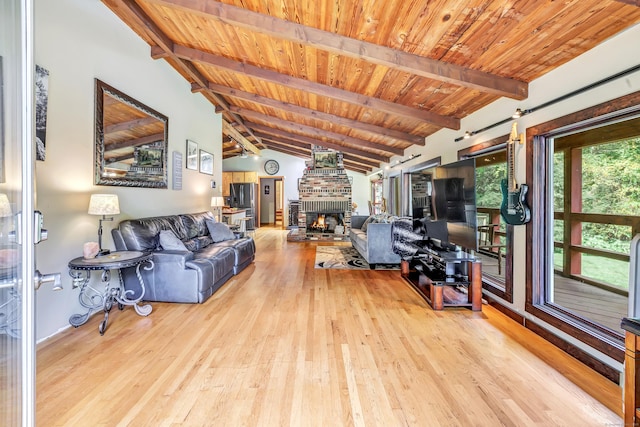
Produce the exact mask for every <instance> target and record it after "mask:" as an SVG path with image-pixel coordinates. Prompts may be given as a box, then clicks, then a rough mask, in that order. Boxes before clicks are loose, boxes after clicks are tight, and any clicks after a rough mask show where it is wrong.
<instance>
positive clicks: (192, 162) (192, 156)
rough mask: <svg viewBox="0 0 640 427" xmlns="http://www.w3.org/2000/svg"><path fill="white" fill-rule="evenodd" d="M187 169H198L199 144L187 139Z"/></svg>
mask: <svg viewBox="0 0 640 427" xmlns="http://www.w3.org/2000/svg"><path fill="white" fill-rule="evenodd" d="M187 169H191V170H194V171H197V170H198V144H197V143H196V142H195V141H191V140H190V139H187Z"/></svg>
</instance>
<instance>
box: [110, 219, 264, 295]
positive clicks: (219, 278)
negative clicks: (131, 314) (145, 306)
mask: <svg viewBox="0 0 640 427" xmlns="http://www.w3.org/2000/svg"><path fill="white" fill-rule="evenodd" d="M207 221H213V222H215V219H214V216H213V214H212V213H211V212H200V213H195V214H181V215H169V216H159V217H150V218H142V219H129V220H125V221H122V222H120V224H119V225H118V227H117V228H114V229H113V230H112V231H111V234H112V236H113V240H114V243H115V247H116V249H117V250H119V251H123V250H129V251H142V252H152V253H153V263H154V267H153V268H152V269H150V270H145V269H140V272H141V274H142V277H143V280H144V284H145V294H144V300H146V301H164V302H181V303H203V302H205V301H206V300H207V299H208V298H209V297H210V296H211V295H213V293H214V292H215V291H217V290H218V289H219V288H220V287H221V286H222V285H223V284H224V283H225V282H226V281H227V280H229V278H231V277H232V276H233V275H235V274H238V273H240V272H241V271H242V270H243V269H244V268H246V267H247V266H248V265H249V264H251V262H253V260H254V259H255V243H254V241H253V238H251V237H248V236H242V235H240V234H238V233H236V234H235V235H234V236H233V238H232V239H230V240H222V241H218V239H216V236H212V235H211V234H210V232H209V228H208V227H207ZM163 230H170V231H171V232H173V234H174V235H175V236H176V237H177V238H178V239H179V240H180V241H181V242H182V243H184V247H185V248H186V249H185V250H165V249H163V247H162V246H161V244H160V237H159V236H160V232H161V231H163ZM123 281H124V286H125V288H126V290H127V291H132V292H133V294H132V295H129V298H132V299H133V298H135V297H137V296H138V295H140V292H141V287H140V284H139V281H138V279H137V276H136V273H135V270H134V269H127V270H125V271H124V272H123Z"/></svg>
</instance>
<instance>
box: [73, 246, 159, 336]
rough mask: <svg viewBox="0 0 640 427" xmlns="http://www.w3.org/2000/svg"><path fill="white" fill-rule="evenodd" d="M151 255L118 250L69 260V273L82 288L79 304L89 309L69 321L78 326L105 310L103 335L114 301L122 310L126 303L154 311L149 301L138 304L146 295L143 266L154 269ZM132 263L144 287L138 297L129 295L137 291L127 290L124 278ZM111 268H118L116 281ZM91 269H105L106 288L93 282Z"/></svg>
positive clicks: (141, 312)
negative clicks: (113, 281)
mask: <svg viewBox="0 0 640 427" xmlns="http://www.w3.org/2000/svg"><path fill="white" fill-rule="evenodd" d="M152 257H153V255H151V254H149V253H144V252H138V251H119V252H112V253H110V254H108V255H104V256H101V257H97V258H91V259H85V258H83V257H78V258H75V259H73V260H71V261H69V275H70V276H71V278H72V279H73V287H74V288H80V294H79V295H78V300H79V302H80V305H82V306H83V307H84V308H86V309H87V312H86V313H83V314H73V315H72V316H71V317H70V318H69V323H70V324H71V325H72V326H74V327H76V328H77V327H78V326H80V325H83V324H85V323H86V322H87V320H89V316H90V315H91V314H92V313H93V312H94V311H96V310H99V309H102V310H103V311H104V319H103V320H102V322H100V326H99V328H98V330H99V331H100V335H104V332H105V330H106V329H107V322H108V321H109V312H110V311H111V308H113V305H114V304H117V305H118V308H119V309H120V310H123V309H124V306H126V305H130V306H133V308H134V309H135V311H136V313H138V314H139V315H140V316H148V315H149V314H151V311H152V309H153V308H152V307H151V305H150V304H145V305H138V303H139V302H140V301H142V299H143V298H144V292H145V288H144V280H143V279H142V274H141V273H140V268H144V269H145V270H151V269H152V268H153V266H154V264H153V261H152ZM129 267H135V269H136V276H137V278H138V281H139V282H140V287H141V290H142V291H141V293H140V295H139V296H138V297H137V298H135V299H130V296H131V294H133V293H134V291H132V290H125V288H124V281H123V279H122V269H123V268H129ZM111 270H117V271H118V283H117V284H112V283H111ZM92 271H102V273H101V277H100V280H101V283H102V284H103V286H104V290H102V291H101V290H100V289H96V288H95V287H94V286H92V285H91V283H90V282H91V272H92Z"/></svg>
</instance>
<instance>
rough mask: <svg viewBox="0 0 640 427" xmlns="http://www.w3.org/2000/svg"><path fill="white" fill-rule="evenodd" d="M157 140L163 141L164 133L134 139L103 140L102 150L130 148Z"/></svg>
mask: <svg viewBox="0 0 640 427" xmlns="http://www.w3.org/2000/svg"><path fill="white" fill-rule="evenodd" d="M157 141H164V133H156V134H153V135H147V136H143V137H140V138H136V139H127V140H124V141H118V142H108V143H107V142H105V144H104V151H105V152H106V151H114V150H119V149H121V148H132V147H137V146H139V145H144V144H151V143H153V142H157Z"/></svg>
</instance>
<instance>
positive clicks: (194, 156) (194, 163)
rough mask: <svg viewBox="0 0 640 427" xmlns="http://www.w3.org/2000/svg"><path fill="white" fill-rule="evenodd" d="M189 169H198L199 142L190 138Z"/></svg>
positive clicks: (188, 141)
mask: <svg viewBox="0 0 640 427" xmlns="http://www.w3.org/2000/svg"><path fill="white" fill-rule="evenodd" d="M212 165H213V163H212ZM187 169H191V170H194V171H197V170H198V144H197V143H196V142H194V141H191V140H189V139H187Z"/></svg>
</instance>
